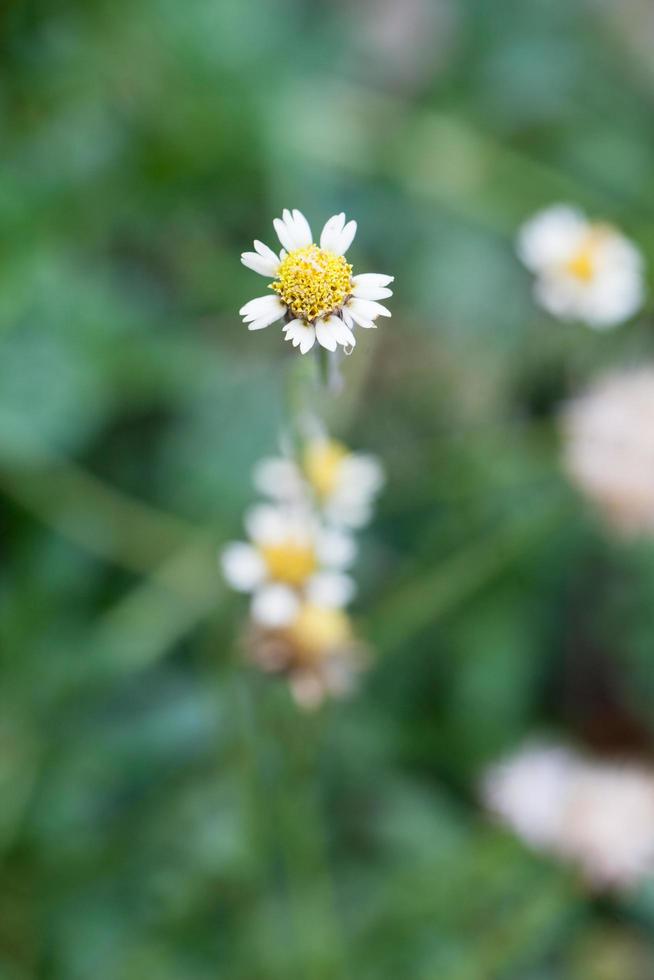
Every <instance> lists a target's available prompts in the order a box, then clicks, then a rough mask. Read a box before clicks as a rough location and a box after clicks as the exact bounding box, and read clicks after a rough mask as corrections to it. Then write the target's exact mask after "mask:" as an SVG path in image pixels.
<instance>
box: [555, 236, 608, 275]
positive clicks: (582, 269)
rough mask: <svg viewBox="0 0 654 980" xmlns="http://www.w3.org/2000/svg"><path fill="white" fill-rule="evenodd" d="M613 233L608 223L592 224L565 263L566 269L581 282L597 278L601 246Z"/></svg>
mask: <svg viewBox="0 0 654 980" xmlns="http://www.w3.org/2000/svg"><path fill="white" fill-rule="evenodd" d="M610 234H612V229H611V228H610V227H609V226H608V225H603V224H597V225H592V226H591V228H590V230H589V232H588V234H587V235H586V236H585V237H584V238H583V240H582V242H581V245H580V246H579V248H578V249H577V251H576V252H574V253H573V255H572V256H571V257H570V258H569V259H568V260H567V262H566V263H565V270H566V272H567V273H569V275H571V276H573V277H574V278H575V279H578V280H579V282H581V283H584V284H588V283H590V282H592V281H593V279H594V278H595V272H596V265H597V257H598V252H599V249H600V247H601V246H602V245H603V244H604V242H605V241H606V238H607V237H608V236H609V235H610Z"/></svg>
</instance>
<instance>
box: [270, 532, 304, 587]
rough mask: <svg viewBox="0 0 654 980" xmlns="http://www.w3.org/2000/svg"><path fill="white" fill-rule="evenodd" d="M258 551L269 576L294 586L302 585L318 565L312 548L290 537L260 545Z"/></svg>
mask: <svg viewBox="0 0 654 980" xmlns="http://www.w3.org/2000/svg"><path fill="white" fill-rule="evenodd" d="M259 551H260V553H261V557H262V558H263V560H264V562H265V563H266V568H267V569H268V574H269V576H270V578H271V579H274V580H275V581H276V582H285V583H286V584H287V585H292V586H294V587H298V586H301V585H303V584H304V583H305V582H306V580H307V579H308V578H310V577H311V575H313V573H314V572H315V570H316V568H317V567H318V561H317V558H316V553H315V551H314V550H313V548H312V547H311V546H310V545H306V544H300V543H299V542H297V541H294V540H292V539H289V540H288V541H283V542H281V543H280V544H269V545H262V546H261V547H260V548H259Z"/></svg>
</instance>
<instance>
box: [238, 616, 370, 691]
mask: <svg viewBox="0 0 654 980" xmlns="http://www.w3.org/2000/svg"><path fill="white" fill-rule="evenodd" d="M249 650H250V657H251V659H252V661H253V662H254V663H256V664H257V666H259V667H261V668H262V669H263V670H266V671H269V672H273V673H280V672H281V673H284V674H286V675H287V676H288V679H289V683H290V687H291V692H292V694H293V696H294V698H295V700H296V701H297V702H298V704H299V705H300V706H301V707H303V708H317V707H318V706H319V705H320V704H321V703H322V702H323V700H324V699H325V698H326V697H327V696H332V697H344V696H346V695H347V694H349V693H351V691H352V689H353V687H354V684H355V680H356V675H357V673H358V672H359V671H360V670H361V669H362V668H363V667H364V665H365V656H364V651H363V649H362V648H361V646H360V644H358V643H357V641H356V640H355V637H354V633H353V629H352V624H351V622H350V619H349V617H348V616H347V614H346V613H344V612H343V610H342V609H338V608H335V607H334V606H332V605H323V604H321V603H320V602H318V601H316V600H313V599H312V600H309V601H306V602H302V603H300V604H298V606H297V609H296V611H295V615H294V616H292V617H290V618H289V620H288V622H287V623H286V624H285V625H284V626H283V627H282V628H278V629H272V630H271V629H261V628H258V629H255V630H254V631H253V632H252V633H251V635H250V642H249Z"/></svg>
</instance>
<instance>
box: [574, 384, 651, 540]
mask: <svg viewBox="0 0 654 980" xmlns="http://www.w3.org/2000/svg"><path fill="white" fill-rule="evenodd" d="M562 426H563V435H564V440H565V441H564V466H565V469H566V470H567V472H568V474H569V476H570V478H571V479H572V481H573V482H574V483H575V484H576V485H577V486H578V487H579V488H580V490H581V491H582V492H583V493H584V494H586V496H587V497H588V498H589V499H590V500H591V501H592V502H593V503H594V504H595V505H596V506H597V507H598V509H599V510H600V511H601V513H602V514H603V515H604V517H605V519H606V521H607V522H608V523H609V524H610V525H611V526H612V527H614V528H615V529H616V530H618V531H621V532H624V533H626V534H636V533H647V534H652V533H654V367H652V366H644V367H640V368H634V369H631V370H624V371H616V372H613V373H611V374H609V375H606V376H605V377H603V378H600V379H599V380H598V381H596V382H595V383H594V384H593V385H591V387H590V388H589V389H588V390H587V391H586V392H584V393H582V394H581V395H579V396H578V397H577V398H575V399H574V400H573V401H572V402H571V403H570V404H569V405H568V406H567V407H566V409H565V411H564V413H563V416H562Z"/></svg>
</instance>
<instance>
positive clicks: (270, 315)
mask: <svg viewBox="0 0 654 980" xmlns="http://www.w3.org/2000/svg"><path fill="white" fill-rule="evenodd" d="M239 312H240V314H241V316H242V317H243V322H244V323H247V324H248V330H262V329H263V328H264V327H269V326H270V324H271V323H274V322H275V320H280V319H281V318H282V317H283V316H284V314H285V313H286V307H285V305H284V304H283V303H282V301H281V300H280V298H279V296H275V295H271V296H258V297H257V299H252V300H250V302H249V303H246V304H245V306H242V307H241V309H240V310H239Z"/></svg>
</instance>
